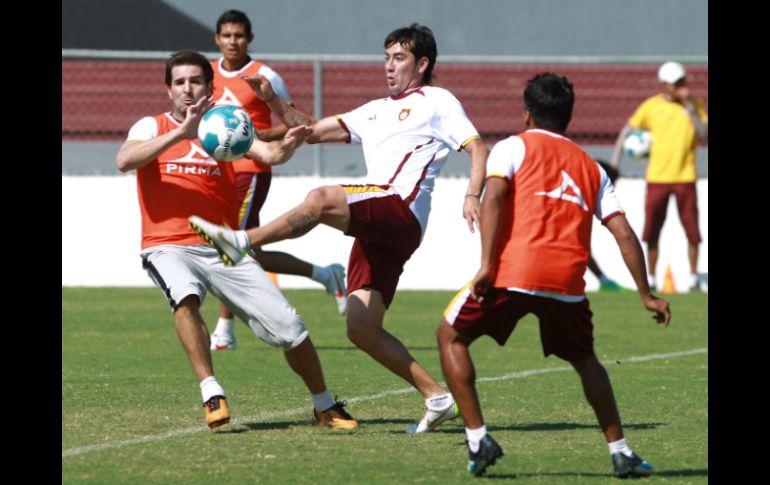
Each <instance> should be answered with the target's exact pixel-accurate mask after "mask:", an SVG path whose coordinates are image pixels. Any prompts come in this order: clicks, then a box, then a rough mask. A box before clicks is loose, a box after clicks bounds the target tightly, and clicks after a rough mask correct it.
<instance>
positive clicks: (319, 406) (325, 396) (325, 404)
mask: <svg viewBox="0 0 770 485" xmlns="http://www.w3.org/2000/svg"><path fill="white" fill-rule="evenodd" d="M311 395H312V396H313V407H314V408H316V410H317V411H326V410H327V409H329V408H330V407H332V406H334V399H332V394H331V393H330V392H329V390H328V389H327V390H325V391H324V392H322V393H321V394H311Z"/></svg>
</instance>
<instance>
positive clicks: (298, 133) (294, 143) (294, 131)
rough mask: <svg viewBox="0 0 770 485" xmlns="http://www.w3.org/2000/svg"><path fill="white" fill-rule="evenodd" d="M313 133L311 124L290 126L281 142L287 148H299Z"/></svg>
mask: <svg viewBox="0 0 770 485" xmlns="http://www.w3.org/2000/svg"><path fill="white" fill-rule="evenodd" d="M311 133H313V127H312V126H309V125H300V126H295V127H294V128H290V129H289V131H287V132H286V134H285V135H284V136H283V140H281V144H282V145H283V146H284V147H285V148H289V149H292V150H294V149H297V148H299V147H300V145H302V144H303V143H304V142H305V140H306V139H307V137H308V136H310V134H311Z"/></svg>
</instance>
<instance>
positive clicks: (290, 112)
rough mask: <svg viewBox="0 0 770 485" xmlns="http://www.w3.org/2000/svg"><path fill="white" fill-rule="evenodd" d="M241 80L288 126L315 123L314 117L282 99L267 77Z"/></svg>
mask: <svg viewBox="0 0 770 485" xmlns="http://www.w3.org/2000/svg"><path fill="white" fill-rule="evenodd" d="M241 79H243V80H244V81H246V83H248V85H249V86H251V89H253V90H254V94H256V95H257V97H258V98H259V99H261V100H262V101H264V102H265V103H267V104H268V106H270V110H272V112H273V113H275V115H276V116H278V117H279V118H280V119H281V121H283V123H284V124H285V125H286V126H299V125H311V124H313V122H314V121H315V120H314V119H313V117H312V116H309V115H307V114H305V113H303V112H301V111H298V110H297V109H296V108H294V107H293V106H292V105H290V104H289V103H287V102H286V101H285V100H283V99H281V97H280V96H278V95H276V94H275V92H274V91H273V87H272V85H271V84H270V80H269V79H267V78H266V77H265V76H262V75H260V74H255V75H253V76H241Z"/></svg>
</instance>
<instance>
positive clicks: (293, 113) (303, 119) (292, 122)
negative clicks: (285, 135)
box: [283, 106, 313, 127]
mask: <svg viewBox="0 0 770 485" xmlns="http://www.w3.org/2000/svg"><path fill="white" fill-rule="evenodd" d="M283 118H284V121H285V122H286V124H287V125H288V126H292V127H294V126H300V125H310V124H312V123H313V118H311V117H310V116H308V115H306V114H305V113H302V112H300V111H297V109H296V108H294V107H293V106H290V107H289V109H287V110H286V111H285V112H284V113H283Z"/></svg>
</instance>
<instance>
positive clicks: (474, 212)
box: [463, 197, 481, 234]
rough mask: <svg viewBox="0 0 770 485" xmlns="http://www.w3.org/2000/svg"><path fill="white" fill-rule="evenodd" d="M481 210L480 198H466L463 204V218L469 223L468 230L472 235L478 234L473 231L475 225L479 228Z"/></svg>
mask: <svg viewBox="0 0 770 485" xmlns="http://www.w3.org/2000/svg"><path fill="white" fill-rule="evenodd" d="M480 210H481V201H480V200H479V198H478V197H465V202H464V203H463V217H464V218H465V222H467V223H468V229H469V230H470V231H471V234H473V233H474V232H476V231H475V230H474V229H473V226H474V224H475V225H476V227H479V212H480Z"/></svg>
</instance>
